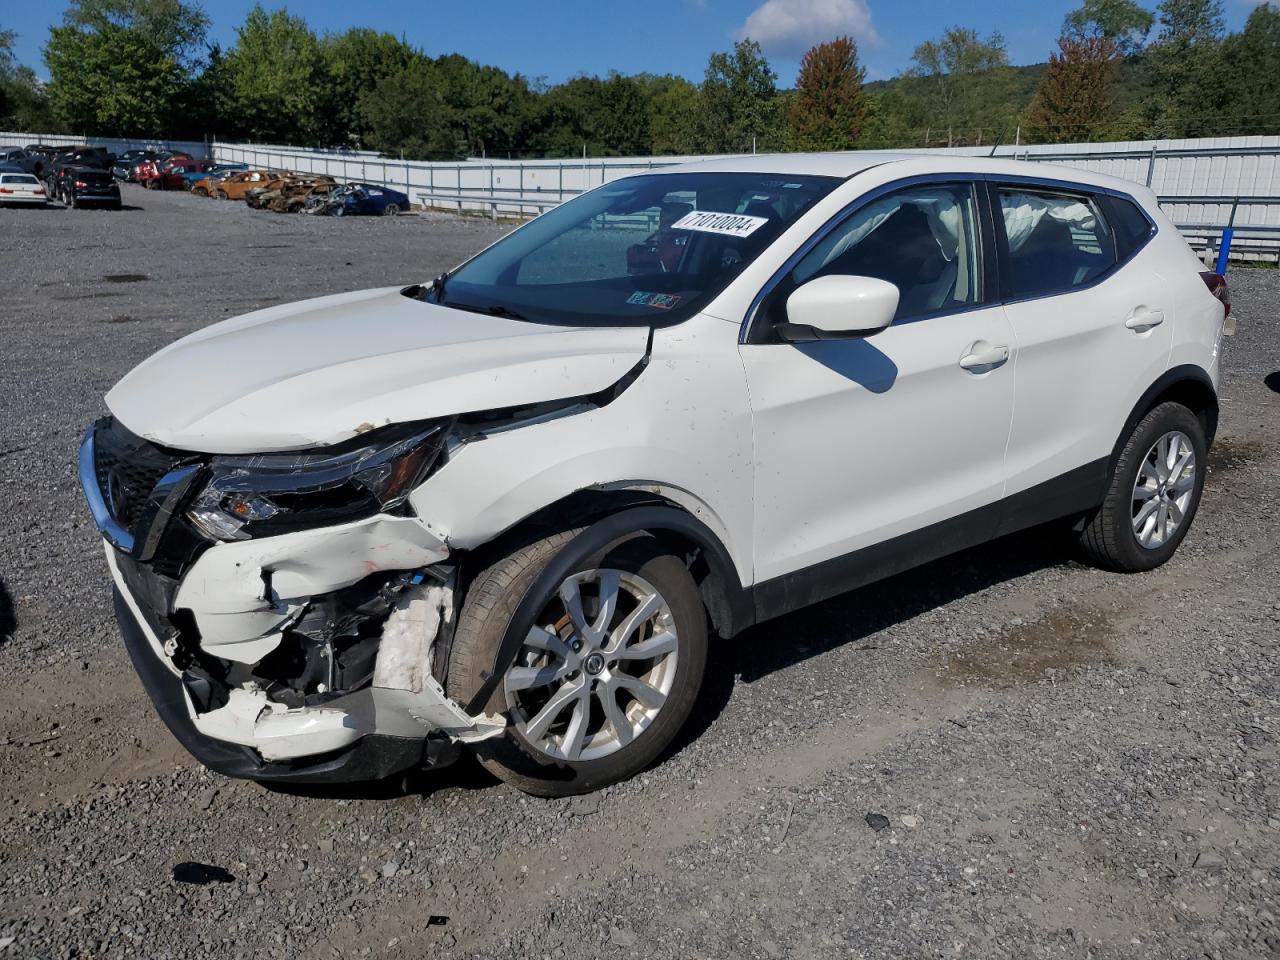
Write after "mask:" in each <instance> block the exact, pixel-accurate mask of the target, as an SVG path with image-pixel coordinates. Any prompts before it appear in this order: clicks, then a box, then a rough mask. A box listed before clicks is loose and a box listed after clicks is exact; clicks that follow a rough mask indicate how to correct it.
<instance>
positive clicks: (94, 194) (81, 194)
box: [58, 166, 121, 210]
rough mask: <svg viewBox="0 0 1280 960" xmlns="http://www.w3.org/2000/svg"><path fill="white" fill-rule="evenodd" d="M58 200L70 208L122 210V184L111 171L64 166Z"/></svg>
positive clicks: (59, 184) (60, 172)
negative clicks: (91, 207)
mask: <svg viewBox="0 0 1280 960" xmlns="http://www.w3.org/2000/svg"><path fill="white" fill-rule="evenodd" d="M58 199H60V200H61V201H62V202H63V203H64V204H66V205H67V206H68V207H72V208H74V209H79V208H81V207H90V206H93V207H110V208H112V209H114V210H119V209H120V208H121V202H120V184H119V183H117V182H116V178H115V177H114V176H113V175H112V174H111V171H110V170H102V169H99V168H97V167H73V166H64V167H63V168H62V169H61V170H60V171H59V173H58Z"/></svg>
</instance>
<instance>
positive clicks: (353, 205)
mask: <svg viewBox="0 0 1280 960" xmlns="http://www.w3.org/2000/svg"><path fill="white" fill-rule="evenodd" d="M334 199H335V200H336V199H338V198H336V197H335V198H334ZM341 201H342V202H341V203H340V204H338V203H335V204H334V205H333V216H335V217H344V216H346V217H350V216H357V215H360V214H367V215H369V216H375V217H394V216H395V215H396V214H397V213H400V212H401V211H403V210H408V209H409V195H408V194H406V193H401V192H400V191H399V190H392V189H390V188H389V187H380V186H378V185H377V184H373V183H349V184H346V185H345V189H343V190H342V194H341Z"/></svg>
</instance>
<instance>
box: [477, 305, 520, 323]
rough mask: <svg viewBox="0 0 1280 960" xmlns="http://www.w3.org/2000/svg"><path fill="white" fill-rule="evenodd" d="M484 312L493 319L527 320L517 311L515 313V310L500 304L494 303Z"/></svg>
mask: <svg viewBox="0 0 1280 960" xmlns="http://www.w3.org/2000/svg"><path fill="white" fill-rule="evenodd" d="M484 312H485V313H487V314H489V315H491V316H494V317H505V318H506V319H508V320H528V319H529V318H528V317H526V316H525V315H524V314H523V313H520V312H519V311H516V310H512V309H511V308H510V307H504V306H503V305H502V304H500V303H495V304H493V306H491V307H486V308H485V310H484Z"/></svg>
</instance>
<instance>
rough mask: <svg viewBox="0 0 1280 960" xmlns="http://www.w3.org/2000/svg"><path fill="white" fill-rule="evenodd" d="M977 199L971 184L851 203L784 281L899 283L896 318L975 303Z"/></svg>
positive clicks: (978, 285) (978, 280) (978, 294)
mask: <svg viewBox="0 0 1280 960" xmlns="http://www.w3.org/2000/svg"><path fill="white" fill-rule="evenodd" d="M976 208H977V203H976V200H975V197H974V188H973V186H972V185H970V184H947V185H933V184H922V185H920V186H916V187H907V188H905V189H903V190H899V191H897V192H896V193H891V194H888V195H887V196H883V197H880V198H878V199H876V200H873V201H871V202H870V203H868V204H866V205H865V206H862V207H860V208H859V209H857V210H855V211H854V212H853V213H852V214H850V215H849V217H848V218H847V219H846V220H845V221H844V222H843V223H841V224H840V225H839V226H837V227H836V228H835V229H834V230H833V231H832V232H831V233H830V234H828V235H827V236H826V237H824V238H823V239H822V241H821V242H819V243H818V245H817V246H816V247H814V248H813V250H811V251H810V252H809V254H808V255H807V256H806V257H805V258H804V259H803V260H801V261H800V263H799V264H797V265H796V267H795V269H794V270H792V271H791V275H790V277H789V279H790V281H791V283H790V284H788V286H789V287H790V288H791V289H795V288H796V287H798V286H800V285H801V284H804V283H807V282H808V281H810V280H813V279H815V278H817V277H825V276H831V275H844V276H861V277H876V278H878V279H880V280H887V281H888V282H890V283H892V284H893V285H894V286H896V287H897V288H898V294H899V297H898V310H897V313H896V314H895V315H894V319H895V320H899V319H905V318H909V317H922V316H927V315H929V314H932V313H940V312H943V311H947V310H954V309H956V308H959V307H963V306H966V305H970V304H976V303H979V302H981V299H982V275H981V267H980V264H981V260H980V258H979V255H978V243H979V240H978V231H977V226H976V216H975V210H976Z"/></svg>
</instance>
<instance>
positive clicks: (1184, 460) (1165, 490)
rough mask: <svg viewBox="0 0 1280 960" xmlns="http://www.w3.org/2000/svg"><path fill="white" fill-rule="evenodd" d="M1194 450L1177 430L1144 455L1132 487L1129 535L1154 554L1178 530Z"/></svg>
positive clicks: (1192, 477) (1191, 483)
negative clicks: (1131, 534) (1131, 522)
mask: <svg viewBox="0 0 1280 960" xmlns="http://www.w3.org/2000/svg"><path fill="white" fill-rule="evenodd" d="M1197 469H1198V464H1197V463H1196V451H1195V447H1194V446H1193V445H1192V443H1191V438H1190V437H1188V436H1187V435H1186V434H1185V433H1183V432H1182V431H1180V430H1173V431H1170V432H1169V433H1166V434H1165V435H1164V436H1162V437H1161V438H1160V439H1159V440H1157V441H1156V442H1155V443H1154V444H1153V445H1152V447H1151V449H1150V450H1148V451H1147V455H1146V456H1145V457H1144V458H1143V460H1142V464H1141V466H1139V467H1138V477H1137V480H1135V481H1134V485H1133V534H1134V536H1135V537H1137V539H1138V543H1139V544H1141V545H1142V546H1143V547H1145V548H1146V549H1148V550H1155V549H1157V548H1158V547H1162V546H1164V544H1166V543H1168V542H1169V541H1170V540H1171V539H1172V538H1173V537H1174V536H1175V535H1176V534H1177V532H1178V531H1179V530H1180V529H1181V528H1182V525H1183V523H1184V522H1185V519H1186V515H1187V511H1188V509H1189V508H1190V506H1191V498H1192V497H1193V496H1194V495H1195V486H1196V470H1197Z"/></svg>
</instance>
